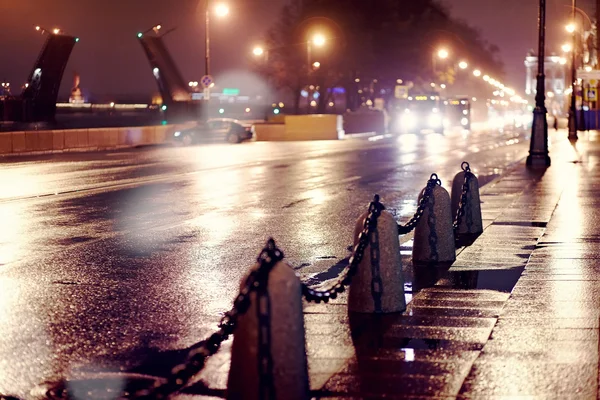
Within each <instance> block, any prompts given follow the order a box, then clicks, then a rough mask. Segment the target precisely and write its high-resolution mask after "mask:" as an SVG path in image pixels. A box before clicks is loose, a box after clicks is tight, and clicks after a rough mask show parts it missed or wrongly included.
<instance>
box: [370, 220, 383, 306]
mask: <svg viewBox="0 0 600 400" xmlns="http://www.w3.org/2000/svg"><path fill="white" fill-rule="evenodd" d="M373 225H374V229H373V231H372V232H371V235H370V238H371V240H370V243H369V249H370V253H371V296H373V303H374V307H375V312H381V297H382V296H383V281H382V280H381V273H380V270H379V258H380V253H379V230H378V229H376V228H377V220H375V222H374V224H373Z"/></svg>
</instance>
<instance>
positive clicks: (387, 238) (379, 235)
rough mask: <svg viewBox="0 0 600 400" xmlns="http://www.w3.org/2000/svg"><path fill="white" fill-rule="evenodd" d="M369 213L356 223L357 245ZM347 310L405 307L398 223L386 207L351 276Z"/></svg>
mask: <svg viewBox="0 0 600 400" xmlns="http://www.w3.org/2000/svg"><path fill="white" fill-rule="evenodd" d="M367 215H368V212H367V213H364V214H363V215H361V216H360V218H359V219H358V221H357V222H356V228H355V230H354V246H355V247H356V245H357V244H358V236H359V234H360V232H361V231H362V230H363V224H364V221H365V218H366V217H367ZM348 310H349V311H353V312H361V313H392V312H403V311H405V310H406V300H405V299H404V278H403V276H402V264H401V259H400V242H399V240H398V224H397V222H396V220H395V219H394V217H393V216H392V215H391V214H390V213H389V212H387V211H385V210H383V211H382V212H381V215H380V216H379V218H377V229H375V231H373V232H372V233H371V235H370V237H369V245H368V246H367V247H366V249H365V252H364V255H363V258H362V260H361V262H360V264H359V265H358V270H357V272H356V275H355V276H354V278H353V279H352V284H351V285H350V293H349V295H348Z"/></svg>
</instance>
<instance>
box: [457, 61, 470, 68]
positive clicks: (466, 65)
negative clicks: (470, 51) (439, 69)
mask: <svg viewBox="0 0 600 400" xmlns="http://www.w3.org/2000/svg"><path fill="white" fill-rule="evenodd" d="M468 66H469V64H467V62H466V61H461V62H459V63H458V67H459V68H460V69H467V67H468Z"/></svg>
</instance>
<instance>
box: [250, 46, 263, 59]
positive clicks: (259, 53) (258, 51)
mask: <svg viewBox="0 0 600 400" xmlns="http://www.w3.org/2000/svg"><path fill="white" fill-rule="evenodd" d="M264 52H265V51H264V50H263V48H262V47H255V48H254V50H252V53H253V54H254V55H255V56H257V57H259V56H262V55H263V54H264Z"/></svg>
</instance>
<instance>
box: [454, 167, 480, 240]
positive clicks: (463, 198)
mask: <svg viewBox="0 0 600 400" xmlns="http://www.w3.org/2000/svg"><path fill="white" fill-rule="evenodd" d="M460 167H461V169H462V170H463V171H465V180H464V182H463V185H462V193H461V195H460V202H459V203H458V210H457V211H456V218H455V220H454V224H453V225H452V228H453V229H454V237H455V239H456V241H458V240H459V238H458V229H459V227H460V224H461V223H462V218H463V217H464V215H465V211H466V205H467V196H468V194H469V186H470V185H469V183H470V182H469V181H470V180H471V178H472V177H474V176H475V175H473V173H472V172H471V168H470V166H469V163H468V162H466V161H463V163H462V164H461V165H460ZM467 217H471V218H470V219H471V221H470V222H471V224H472V223H473V222H472V216H470V215H469V216H467ZM467 222H469V218H467Z"/></svg>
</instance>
